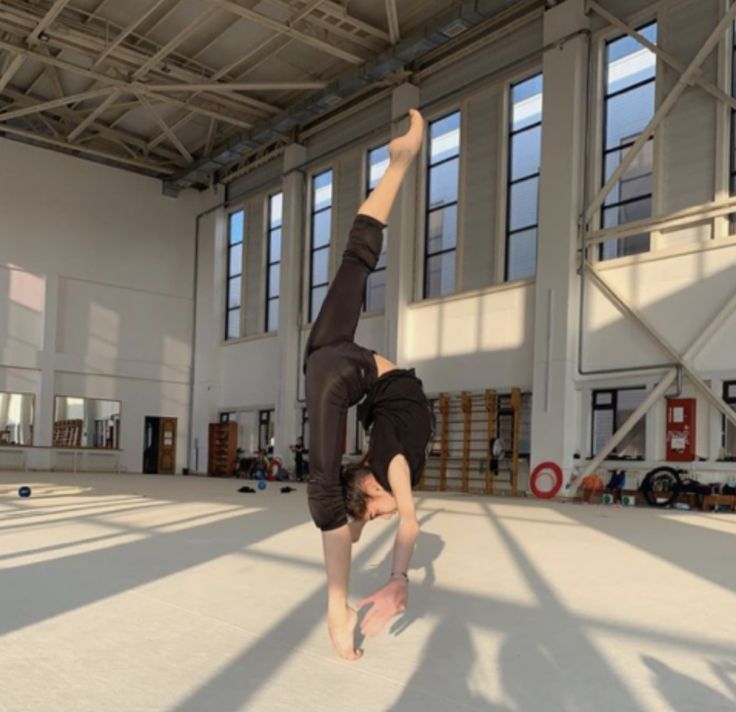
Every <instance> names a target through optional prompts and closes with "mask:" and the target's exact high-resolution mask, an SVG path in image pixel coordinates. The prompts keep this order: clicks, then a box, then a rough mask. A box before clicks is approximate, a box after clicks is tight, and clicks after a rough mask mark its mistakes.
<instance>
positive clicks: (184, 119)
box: [148, 35, 293, 147]
mask: <svg viewBox="0 0 736 712" xmlns="http://www.w3.org/2000/svg"><path fill="white" fill-rule="evenodd" d="M276 42H278V43H280V46H279V47H278V48H273V47H272V48H271V50H270V51H271V54H274V53H275V52H277V51H278V50H279V49H282V48H283V47H285V46H286V45H287V44H289V43H291V42H293V39H292V38H291V37H285V36H284V35H276V36H275V37H269V38H268V39H266V40H264V41H263V42H261V43H260V44H259V45H257V46H256V47H254V48H253V49H251V50H250V52H248V53H247V54H246V55H244V56H242V57H239V58H238V59H236V60H235V61H234V62H231V63H230V64H228V65H227V66H225V67H223V68H222V69H220V70H219V71H217V72H216V73H215V74H214V76H213V77H212V80H213V81H217V80H219V79H221V78H222V77H224V76H226V75H228V74H230V72H232V71H233V70H234V69H236V68H237V67H239V66H240V65H241V64H243V63H244V62H246V61H248V60H249V59H250V58H251V57H253V56H254V55H256V54H258V53H259V52H260V51H261V50H263V49H264V48H267V47H270V46H271V45H272V44H275V43H276ZM251 70H252V67H248V68H246V69H245V70H244V71H242V72H241V73H240V75H239V77H238V78H239V79H242V78H243V77H246V76H248V74H249V73H250V71H251ZM195 96H196V94H195V95H194V96H192V97H191V99H193V98H194V97H195ZM274 109H275V110H274V111H273V114H274V115H276V114H278V113H280V112H281V109H279V108H278V107H274ZM195 116H196V114H193V113H191V112H189V113H187V114H184V115H183V116H182V117H181V118H180V119H179V120H178V121H177V122H176V123H175V124H174V130H177V129H178V128H181V127H183V126H186V125H187V124H188V123H189V122H190V121H191V120H192V119H194V117H195ZM164 138H166V134H165V133H163V132H162V133H160V134H159V135H158V136H156V137H155V138H153V139H152V140H151V142H150V143H149V144H148V145H149V146H150V147H153V146H157V145H158V144H159V143H161V141H163V140H164Z"/></svg>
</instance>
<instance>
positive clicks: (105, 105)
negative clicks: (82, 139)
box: [66, 89, 121, 143]
mask: <svg viewBox="0 0 736 712" xmlns="http://www.w3.org/2000/svg"><path fill="white" fill-rule="evenodd" d="M120 94H121V92H119V91H118V90H117V89H115V90H114V91H113V92H112V93H111V94H110V96H108V97H107V98H106V99H105V100H104V101H103V102H102V103H101V104H100V105H99V106H98V107H97V108H96V109H95V110H94V111H93V112H92V113H91V114H89V116H87V117H86V118H85V119H84V120H83V121H82V122H81V123H79V124H77V126H76V128H75V129H74V130H73V131H71V132H70V133H69V135H68V136H67V137H66V140H67V141H69V142H70V143H71V142H72V141H74V140H76V138H77V137H78V136H80V135H81V134H83V133H84V132H85V131H86V130H87V128H88V127H89V126H90V125H91V124H93V123H94V122H95V121H96V120H97V118H98V117H99V116H102V114H104V113H105V111H107V110H108V109H109V108H110V105H111V104H113V103H115V101H117V99H118V97H119V96H120Z"/></svg>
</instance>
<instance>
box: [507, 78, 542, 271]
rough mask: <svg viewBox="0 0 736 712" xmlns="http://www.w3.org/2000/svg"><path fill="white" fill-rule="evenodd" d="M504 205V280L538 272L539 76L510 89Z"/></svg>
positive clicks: (540, 131) (540, 137)
mask: <svg viewBox="0 0 736 712" xmlns="http://www.w3.org/2000/svg"><path fill="white" fill-rule="evenodd" d="M509 104H510V107H509V112H510V116H509V165H508V176H509V177H508V193H507V198H506V200H507V202H506V279H507V280H509V281H510V280H514V279H524V278H525V277H533V276H534V274H535V273H536V271H537V232H538V228H539V164H540V161H541V157H542V75H541V74H537V75H536V76H534V77H531V78H530V79H526V80H524V81H523V82H519V83H518V84H513V85H512V86H511V101H510V102H509Z"/></svg>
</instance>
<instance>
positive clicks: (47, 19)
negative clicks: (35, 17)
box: [26, 0, 70, 47]
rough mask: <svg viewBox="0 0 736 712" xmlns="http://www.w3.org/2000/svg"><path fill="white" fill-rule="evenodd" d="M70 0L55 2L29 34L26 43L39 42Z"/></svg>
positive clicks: (32, 44)
mask: <svg viewBox="0 0 736 712" xmlns="http://www.w3.org/2000/svg"><path fill="white" fill-rule="evenodd" d="M69 2H70V0H56V1H55V2H54V4H53V5H52V6H51V7H50V8H49V9H48V10H47V12H46V14H45V15H44V16H43V18H42V19H41V22H39V23H38V24H37V25H36V27H35V28H34V30H33V32H31V34H30V35H28V39H27V40H26V43H27V44H28V46H29V47H33V46H34V45H36V44H37V43H38V38H39V36H40V34H41V33H42V32H43V31H44V30H45V29H46V28H47V27H48V26H49V25H50V24H51V23H52V22H53V21H54V20H55V19H56V18H57V17H58V15H59V14H60V13H61V11H62V10H63V9H64V8H65V7H66V6H67V5H68V4H69Z"/></svg>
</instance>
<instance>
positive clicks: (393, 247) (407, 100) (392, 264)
mask: <svg viewBox="0 0 736 712" xmlns="http://www.w3.org/2000/svg"><path fill="white" fill-rule="evenodd" d="M418 107H419V89H418V87H416V86H414V85H413V84H402V85H401V86H399V87H397V88H396V89H394V91H393V93H392V95H391V126H392V128H391V137H392V138H393V137H395V136H398V135H400V134H402V133H404V132H405V131H406V130H407V129H408V128H409V121H408V112H409V109H416V108H418ZM420 155H421V154H420ZM419 164H420V159H419V158H417V160H416V161H414V164H413V167H412V169H411V170H410V171H409V172H408V173H407V175H406V178H405V179H404V185H403V187H402V189H401V192H400V193H399V197H398V198H397V200H396V202H395V203H394V207H393V210H392V211H391V215H390V217H389V221H388V250H387V255H386V257H387V260H386V311H385V314H386V326H385V328H386V356H387V358H389V359H391V360H393V361H395V362H396V363H398V364H400V365H403V364H405V362H406V358H405V354H406V343H407V338H408V329H407V326H406V322H407V309H408V306H409V304H410V303H411V301H412V298H413V292H414V256H415V241H416V198H417V172H418V170H419Z"/></svg>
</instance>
